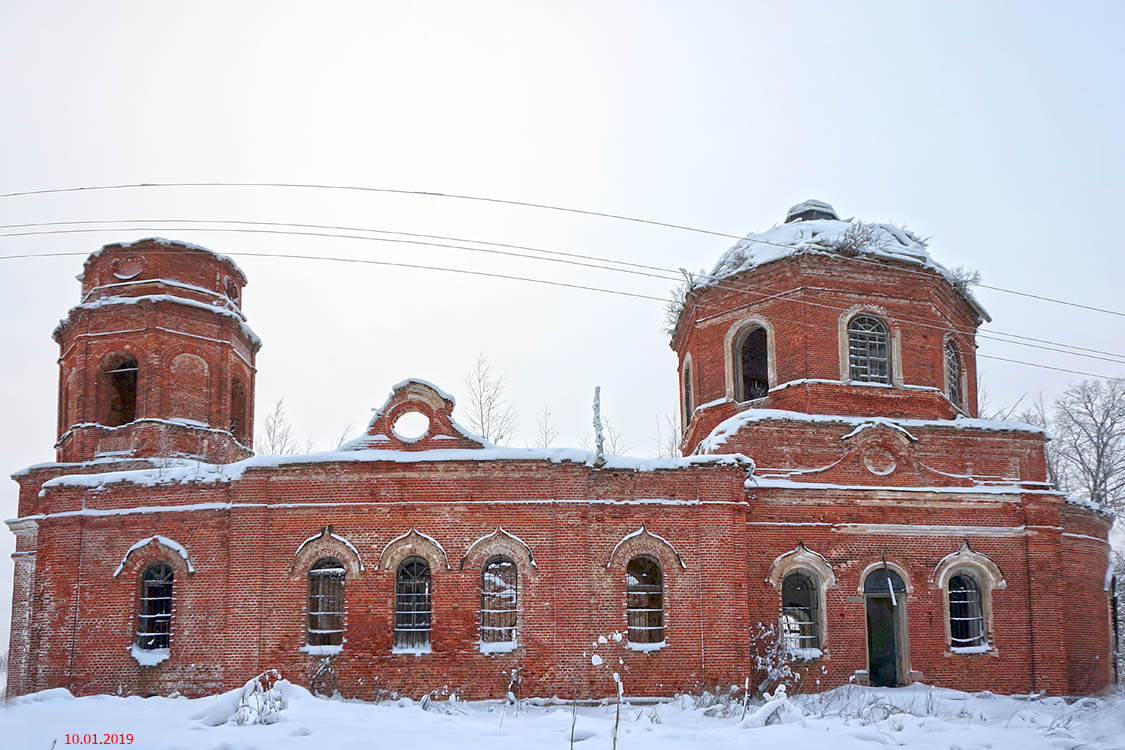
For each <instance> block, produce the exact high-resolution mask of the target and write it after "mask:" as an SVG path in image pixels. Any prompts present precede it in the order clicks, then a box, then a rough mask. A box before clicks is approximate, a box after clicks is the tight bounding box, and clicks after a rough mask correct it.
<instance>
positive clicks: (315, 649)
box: [297, 643, 344, 656]
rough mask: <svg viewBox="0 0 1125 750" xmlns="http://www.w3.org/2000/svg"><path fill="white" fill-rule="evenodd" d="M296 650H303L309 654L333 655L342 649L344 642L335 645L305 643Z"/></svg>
mask: <svg viewBox="0 0 1125 750" xmlns="http://www.w3.org/2000/svg"><path fill="white" fill-rule="evenodd" d="M297 650H298V651H303V652H304V653H306V654H308V655H309V656H335V655H336V654H338V653H340V652H341V651H343V650H344V644H342V643H337V644H335V645H324V646H313V645H311V644H308V643H306V644H305V645H304V646H301V647H300V648H299V649H297Z"/></svg>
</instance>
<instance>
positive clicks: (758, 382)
mask: <svg viewBox="0 0 1125 750" xmlns="http://www.w3.org/2000/svg"><path fill="white" fill-rule="evenodd" d="M734 364H735V373H736V374H735V379H734V382H735V388H737V389H738V392H737V394H736V396H737V400H738V401H749V400H751V399H755V398H762V397H763V396H765V395H766V394H767V393H769V390H770V376H769V348H768V338H767V334H766V329H765V328H761V327H760V326H755V327H753V328H748V329H747V330H745V331H743V332H742V334H741V335H740V336H738V337H737V338H736V339H735V347H734Z"/></svg>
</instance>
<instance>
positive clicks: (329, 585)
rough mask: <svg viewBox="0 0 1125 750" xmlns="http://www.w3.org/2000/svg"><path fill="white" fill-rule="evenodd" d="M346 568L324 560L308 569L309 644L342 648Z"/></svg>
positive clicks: (330, 560) (339, 563) (337, 562)
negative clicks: (340, 646)
mask: <svg viewBox="0 0 1125 750" xmlns="http://www.w3.org/2000/svg"><path fill="white" fill-rule="evenodd" d="M344 573H345V571H344V566H343V564H342V563H341V562H340V561H339V560H337V559H336V558H334V557H322V558H320V559H319V560H317V561H316V564H315V565H313V566H312V568H311V569H310V570H309V619H308V644H309V645H310V646H339V645H341V644H343V642H344Z"/></svg>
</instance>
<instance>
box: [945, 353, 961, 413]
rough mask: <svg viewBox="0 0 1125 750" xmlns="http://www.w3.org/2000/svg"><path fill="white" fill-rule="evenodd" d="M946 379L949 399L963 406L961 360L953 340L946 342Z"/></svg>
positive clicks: (955, 404)
mask: <svg viewBox="0 0 1125 750" xmlns="http://www.w3.org/2000/svg"><path fill="white" fill-rule="evenodd" d="M945 379H946V380H948V381H949V400H950V401H952V402H953V405H954V406H957V407H960V406H961V360H960V358H958V356H957V348H956V347H955V346H953V342H952V341H946V342H945Z"/></svg>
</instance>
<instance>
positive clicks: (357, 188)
mask: <svg viewBox="0 0 1125 750" xmlns="http://www.w3.org/2000/svg"><path fill="white" fill-rule="evenodd" d="M175 187H237V188H263V187H264V188H291V189H301V190H344V191H354V192H365V193H383V194H391V195H412V196H424V197H431V198H448V199H452V200H463V201H476V202H480V203H494V204H500V205H508V206H519V207H523V208H535V209H539V210H543V211H557V212H562V213H570V214H578V215H582V216H596V217H599V218H605V219H614V220H617V221H627V222H633V223H636V224H646V225H649V226H656V227H664V228H666V229H676V230H679V231H684V232H693V233H696V234H704V235H709V236H712V237H726V238H729V239H734V240H743V239H746V238H745V237H743V236H740V235H737V234H729V233H727V232H718V231H715V230H711V229H703V228H701V227H693V226H689V225H686V224H675V223H672V222H666V221H656V220H654V219H645V218H641V217H637V216H626V215H623V214H614V213H609V212H605V211H593V210H589V209H582V208H572V207H568V206H557V205H552V204H548V203H534V202H531V201H517V200H509V199H504V198H491V197H487V196H479V195H467V194H461V193H439V192H434V191H428V190H405V189H401V188H384V187H371V186H364V185H326V184H319V183H303V182H226V181H206V182H137V183H123V184H119V185H88V186H80V187H67V188H45V189H41V190H21V191H15V192H10V193H0V198H16V197H25V196H34V195H50V194H58V193H76V192H91V191H107V190H130V189H142V188H175ZM753 241H754V242H759V243H761V244H765V245H774V246H777V247H788V245H781V244H779V243H774V242H769V241H766V240H753ZM980 286H981V287H982V288H985V289H991V290H993V291H997V292H1003V293H1005V294H1013V295H1017V296H1021V297H1028V298H1031V299H1036V300H1040V301H1045V302H1052V303H1054V304H1058V305H1066V306H1068V307H1074V308H1079V309H1083V310H1089V311H1093V312H1100V313H1104V314H1106V315H1116V316H1118V317H1123V318H1125V312H1121V311H1118V310H1110V309H1107V308H1104V307H1096V306H1093V305H1084V304H1081V303H1078V302H1070V301H1068V300H1061V299H1057V298H1054V297H1047V296H1045V295H1039V294H1032V293H1029V292H1021V291H1018V290H1015V289H1006V288H1004V287H998V286H989V285H985V284H981V285H980Z"/></svg>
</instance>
